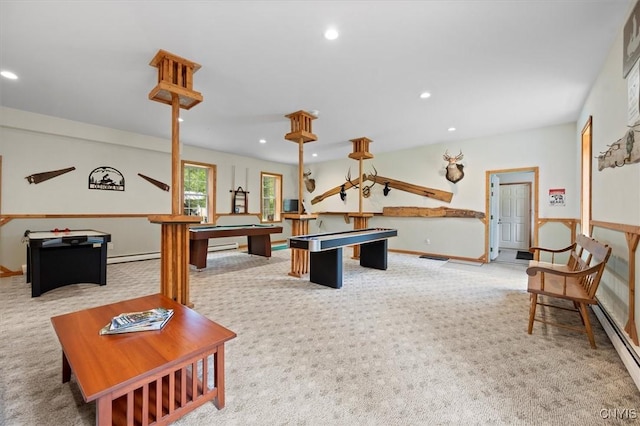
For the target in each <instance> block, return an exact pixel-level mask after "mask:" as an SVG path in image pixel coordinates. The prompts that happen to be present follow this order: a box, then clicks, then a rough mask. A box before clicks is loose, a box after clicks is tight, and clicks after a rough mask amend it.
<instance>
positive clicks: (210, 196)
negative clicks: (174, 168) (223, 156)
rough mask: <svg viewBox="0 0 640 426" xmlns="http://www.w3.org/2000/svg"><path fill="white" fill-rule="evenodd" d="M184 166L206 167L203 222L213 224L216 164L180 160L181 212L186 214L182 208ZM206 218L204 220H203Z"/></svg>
mask: <svg viewBox="0 0 640 426" xmlns="http://www.w3.org/2000/svg"><path fill="white" fill-rule="evenodd" d="M185 167H198V168H203V169H207V171H208V173H207V216H204V217H203V223H210V224H215V223H216V221H217V219H218V216H217V213H216V181H217V179H216V172H217V166H216V165H215V164H209V163H202V162H199V161H189V160H182V161H181V173H182V174H181V177H182V179H180V185H181V188H180V195H181V197H182V214H186V212H185V210H184V172H185ZM204 218H206V220H204Z"/></svg>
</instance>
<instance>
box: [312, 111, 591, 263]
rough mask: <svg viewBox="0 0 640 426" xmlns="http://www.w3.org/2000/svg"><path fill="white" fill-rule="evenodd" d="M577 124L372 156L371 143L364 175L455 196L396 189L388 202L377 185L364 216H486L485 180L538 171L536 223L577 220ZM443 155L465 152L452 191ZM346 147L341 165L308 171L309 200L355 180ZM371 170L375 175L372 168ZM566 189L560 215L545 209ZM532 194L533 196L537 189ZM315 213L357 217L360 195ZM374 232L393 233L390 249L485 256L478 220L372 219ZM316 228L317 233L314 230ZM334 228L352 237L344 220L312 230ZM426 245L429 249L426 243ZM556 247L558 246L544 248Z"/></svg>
mask: <svg viewBox="0 0 640 426" xmlns="http://www.w3.org/2000/svg"><path fill="white" fill-rule="evenodd" d="M575 128H576V126H575V123H568V124H562V125H558V126H552V127H546V128H541V129H532V130H528V131H522V132H517V133H511V134H503V135H496V136H492V137H486V138H478V139H469V140H464V141H461V142H459V143H456V144H435V145H425V146H422V147H419V148H415V149H408V150H402V151H395V152H389V153H380V154H377V153H376V152H375V141H374V142H373V143H372V144H371V146H370V150H371V152H372V154H374V158H373V159H371V160H366V161H365V162H364V173H367V174H369V173H373V167H375V169H376V170H377V171H378V174H379V175H380V176H384V177H388V178H391V179H396V180H401V181H404V182H408V183H412V184H416V185H421V186H425V187H428V188H434V189H439V190H444V191H448V192H452V193H453V194H454V195H453V199H452V201H451V203H446V202H442V201H438V200H435V199H432V198H428V197H423V196H419V195H415V194H411V193H407V192H402V191H399V190H397V189H393V190H392V191H391V192H390V193H389V195H388V196H387V197H384V195H383V193H382V188H383V186H382V185H376V186H374V187H373V188H372V195H371V196H370V197H369V198H368V199H365V200H364V204H363V211H365V212H382V209H383V207H385V206H418V207H440V206H446V207H452V208H458V209H469V210H475V211H480V212H485V208H486V172H487V171H490V170H506V169H518V168H528V167H539V168H540V170H539V172H540V189H539V191H540V207H539V212H540V217H543V218H544V217H547V218H565V217H572V218H576V217H578V216H579V199H580V198H579V192H578V191H579V186H578V183H577V178H576V175H577V172H578V171H577V169H576V164H575V162H574V161H571V159H573V158H575V157H576V156H577V155H578V154H577V151H576V146H575V143H574V141H575ZM445 150H449V153H453V154H457V153H458V152H459V151H460V150H462V152H463V154H464V159H463V160H462V164H464V166H465V168H464V173H465V176H464V178H463V179H462V180H461V181H459V182H458V183H456V184H453V183H451V182H449V181H448V180H446V178H445V176H444V174H445V169H444V168H445V166H446V161H444V160H443V158H442V155H443V154H444V152H445ZM350 152H351V147H350V146H345V159H344V160H337V161H331V162H326V163H320V164H317V165H311V166H310V167H309V168H310V169H311V170H312V172H313V176H314V177H315V179H316V190H315V191H314V193H313V194H310V196H309V198H313V197H315V196H317V195H320V194H322V193H323V192H325V191H327V190H328V189H331V188H333V187H335V186H337V185H340V184H342V183H343V182H344V180H345V175H346V174H347V171H348V170H349V168H351V176H352V177H353V178H355V177H357V176H358V162H357V161H355V160H352V159H349V158H347V155H348V154H349V153H350ZM372 166H373V167H372ZM551 188H565V189H566V193H567V203H566V205H565V206H564V207H550V206H549V204H548V202H546V200H547V197H545V194H548V190H549V189H551ZM534 190H535V189H534ZM313 211H314V212H327V211H330V212H335V211H345V212H356V211H358V191H357V190H356V189H349V190H348V191H347V200H346V202H342V201H341V200H340V197H339V196H338V195H334V196H332V197H329V198H327V199H325V200H324V201H322V202H320V203H317V204H315V205H314V206H313ZM369 224H370V225H371V226H381V227H391V228H396V229H398V234H399V236H398V238H393V239H391V240H390V241H389V246H390V247H391V248H394V249H401V250H407V251H416V252H428V253H437V254H442V255H449V256H457V257H466V258H471V259H479V258H480V257H481V256H482V255H483V254H484V242H485V236H484V233H485V228H484V223H483V222H482V221H480V220H479V219H466V218H464V219H463V218H387V217H380V216H374V217H373V218H372V219H370V221H369ZM318 225H321V226H318ZM336 228H341V229H352V228H353V225H352V224H345V223H344V219H343V217H342V216H335V215H322V216H321V217H320V220H319V221H318V223H316V224H315V230H322V231H329V230H333V229H336ZM427 239H428V240H429V241H430V244H427V243H426V242H425V241H426V240H427ZM549 243H550V244H553V245H556V244H557V243H556V242H555V241H553V242H549Z"/></svg>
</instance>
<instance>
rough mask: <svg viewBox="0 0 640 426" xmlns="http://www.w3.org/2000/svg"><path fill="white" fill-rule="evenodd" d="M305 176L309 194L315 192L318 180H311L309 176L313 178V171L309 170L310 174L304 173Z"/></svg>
mask: <svg viewBox="0 0 640 426" xmlns="http://www.w3.org/2000/svg"><path fill="white" fill-rule="evenodd" d="M303 176H304V186H305V187H306V188H307V191H309V192H313V191H315V189H316V180H315V179H309V176H311V170H309V171H308V172H304V174H303Z"/></svg>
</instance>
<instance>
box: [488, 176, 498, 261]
mask: <svg viewBox="0 0 640 426" xmlns="http://www.w3.org/2000/svg"><path fill="white" fill-rule="evenodd" d="M490 179H491V183H490V184H491V188H489V195H490V197H489V210H490V211H491V217H490V218H489V260H490V261H491V260H495V259H496V257H498V255H499V254H500V246H499V234H500V226H499V225H498V223H499V222H500V208H499V207H500V190H499V189H500V178H499V177H498V175H491V176H490Z"/></svg>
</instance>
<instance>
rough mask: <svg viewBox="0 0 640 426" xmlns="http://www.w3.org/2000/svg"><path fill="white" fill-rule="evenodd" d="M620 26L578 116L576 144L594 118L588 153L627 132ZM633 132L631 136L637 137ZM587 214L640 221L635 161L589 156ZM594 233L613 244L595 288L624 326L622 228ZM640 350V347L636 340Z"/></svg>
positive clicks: (639, 173) (639, 315) (639, 167)
mask: <svg viewBox="0 0 640 426" xmlns="http://www.w3.org/2000/svg"><path fill="white" fill-rule="evenodd" d="M622 52H623V36H622V27H621V28H620V32H619V34H618V37H617V38H616V40H615V42H614V44H613V46H612V47H611V50H610V52H609V55H608V57H607V59H606V61H605V63H604V65H603V67H602V70H601V72H600V74H599V76H598V78H597V80H596V82H595V84H594V85H593V87H592V89H591V91H590V93H589V96H588V97H587V100H586V102H585V104H584V107H583V109H582V111H581V113H580V118H579V119H578V127H577V129H576V136H575V140H576V145H577V146H579V144H580V133H581V130H582V126H583V125H584V123H586V121H587V119H588V118H589V116H592V120H593V148H592V150H593V154H594V157H596V156H597V155H598V154H599V153H600V152H603V151H606V150H607V148H608V145H610V144H612V143H613V142H615V141H617V140H618V139H620V138H622V137H623V136H624V135H625V133H626V132H627V129H628V128H627V105H628V102H627V81H626V80H625V79H624V78H623V77H622ZM639 136H640V134H639V133H638V132H636V142H635V143H640V137H639ZM592 170H593V175H592V186H593V188H592V200H593V204H592V219H593V220H597V221H602V222H610V223H619V224H625V225H631V226H635V227H639V226H640V163H635V164H629V165H625V166H623V167H616V168H607V169H604V170H602V171H598V162H597V159H596V158H593V160H592ZM594 236H595V237H596V238H598V239H600V240H602V241H604V242H606V243H608V244H610V245H611V246H612V247H613V254H612V257H611V259H610V261H609V263H608V266H609V267H608V268H607V269H608V272H607V273H606V274H605V276H604V277H603V280H602V282H601V285H600V288H599V289H598V299H599V300H600V303H601V305H602V306H603V307H604V308H605V309H606V310H607V312H608V313H609V314H610V315H611V316H612V317H613V318H614V320H615V321H616V323H617V325H618V327H620V328H624V326H625V324H626V321H627V318H628V309H629V303H628V302H629V284H628V280H627V278H626V277H627V274H628V272H627V271H628V265H629V255H628V246H627V242H626V239H625V235H624V233H622V232H617V231H609V230H606V229H603V228H595V229H594ZM635 264H636V270H635V285H636V288H638V287H639V286H640V248H639V249H638V250H637V251H636V254H635ZM635 299H636V300H635V306H636V310H635V318H636V328H637V329H638V330H640V291H638V290H636V292H635ZM635 348H636V350H637V351H638V352H639V353H640V348H638V347H637V346H635Z"/></svg>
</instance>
